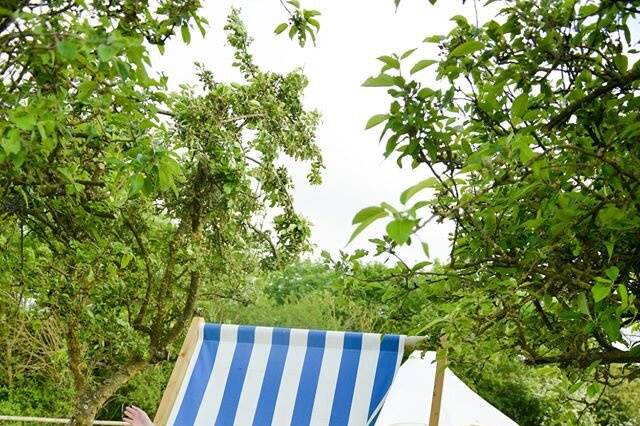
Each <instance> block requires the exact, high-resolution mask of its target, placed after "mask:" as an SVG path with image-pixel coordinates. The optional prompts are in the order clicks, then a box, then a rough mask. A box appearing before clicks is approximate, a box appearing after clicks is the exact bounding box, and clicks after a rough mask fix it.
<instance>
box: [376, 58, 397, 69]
mask: <svg viewBox="0 0 640 426" xmlns="http://www.w3.org/2000/svg"><path fill="white" fill-rule="evenodd" d="M378 60H379V61H381V62H383V63H385V64H386V65H387V66H388V67H389V68H395V69H400V61H398V60H397V59H396V58H394V57H392V56H386V55H385V56H379V57H378Z"/></svg>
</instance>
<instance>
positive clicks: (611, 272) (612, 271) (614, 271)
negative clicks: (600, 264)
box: [604, 266, 620, 282]
mask: <svg viewBox="0 0 640 426" xmlns="http://www.w3.org/2000/svg"><path fill="white" fill-rule="evenodd" d="M604 273H605V274H606V275H607V277H608V278H609V279H610V280H611V281H612V282H613V281H615V280H616V278H618V275H619V274H620V270H619V269H618V268H617V267H616V266H612V267H610V268H608V269H607V270H606V271H604Z"/></svg>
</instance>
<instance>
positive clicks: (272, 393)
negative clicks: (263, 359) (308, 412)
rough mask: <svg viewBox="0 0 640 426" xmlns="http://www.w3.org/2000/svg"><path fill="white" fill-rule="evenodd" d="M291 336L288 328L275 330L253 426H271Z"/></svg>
mask: <svg viewBox="0 0 640 426" xmlns="http://www.w3.org/2000/svg"><path fill="white" fill-rule="evenodd" d="M290 334H291V330H290V329H288V328H274V329H273V335H272V337H271V350H270V351H269V359H268V360H267V368H266V369H265V373H264V380H263V381H262V387H261V388H260V396H259V398H258V405H257V407H256V414H255V416H254V417H253V426H271V422H272V420H273V412H274V411H275V408H276V401H277V400H278V391H279V390H280V382H281V381H282V372H283V371H284V364H285V361H286V360H287V351H288V349H289V338H290Z"/></svg>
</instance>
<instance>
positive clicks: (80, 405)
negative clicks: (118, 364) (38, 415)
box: [70, 361, 149, 426]
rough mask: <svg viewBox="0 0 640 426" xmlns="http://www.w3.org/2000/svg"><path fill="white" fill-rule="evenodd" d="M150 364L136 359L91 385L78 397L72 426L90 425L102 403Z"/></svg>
mask: <svg viewBox="0 0 640 426" xmlns="http://www.w3.org/2000/svg"><path fill="white" fill-rule="evenodd" d="M148 365H149V364H148V363H146V362H144V361H134V362H132V363H130V364H128V365H125V366H122V369H120V370H118V371H117V372H115V373H114V374H113V375H112V376H111V377H110V378H109V379H108V380H106V381H104V382H103V383H101V384H100V385H98V386H94V387H91V388H89V389H87V391H85V392H83V393H81V394H79V395H78V396H77V397H76V404H75V408H74V413H73V416H72V417H71V422H70V425H71V426H90V425H91V424H92V423H93V420H95V418H96V415H97V414H98V411H100V408H102V405H103V404H104V403H105V402H106V401H107V400H108V399H109V398H110V397H111V396H112V395H113V394H114V393H115V392H116V391H117V390H118V389H120V387H122V386H123V385H124V384H126V383H127V382H128V381H129V380H130V379H131V378H132V377H133V376H135V375H136V374H138V373H139V372H141V371H142V370H144V369H145V368H146V367H147V366H148Z"/></svg>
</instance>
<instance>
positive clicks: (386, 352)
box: [368, 334, 400, 418]
mask: <svg viewBox="0 0 640 426" xmlns="http://www.w3.org/2000/svg"><path fill="white" fill-rule="evenodd" d="M399 346H400V336H397V335H395V334H388V335H386V336H384V337H383V338H382V342H380V354H379V355H378V365H377V367H376V378H375V379H374V381H373V391H372V392H371V403H370V404H369V416H368V417H369V418H371V416H372V415H373V414H377V413H375V411H376V410H377V409H378V407H379V405H380V403H381V402H382V400H383V399H384V397H385V395H386V394H387V391H388V390H389V387H390V386H391V382H392V381H393V376H394V375H395V372H396V365H397V363H398V350H399Z"/></svg>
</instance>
